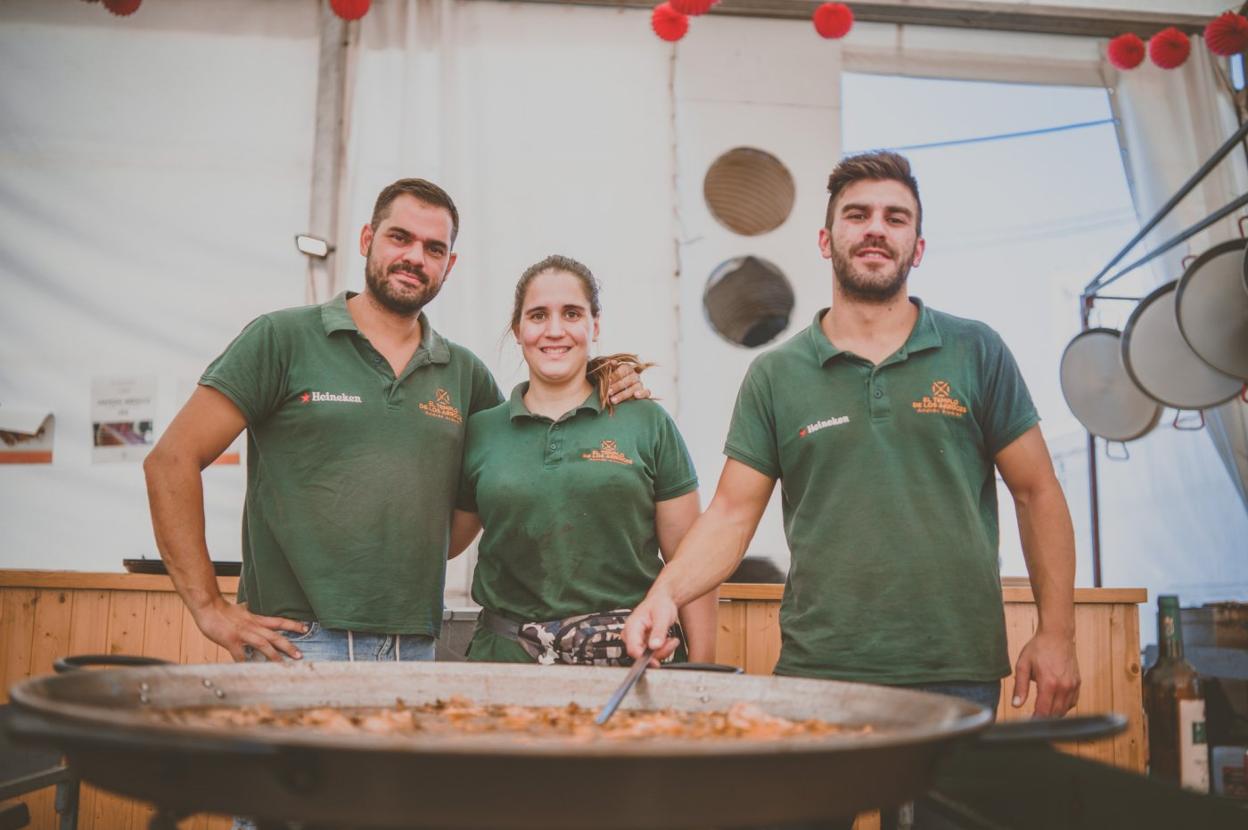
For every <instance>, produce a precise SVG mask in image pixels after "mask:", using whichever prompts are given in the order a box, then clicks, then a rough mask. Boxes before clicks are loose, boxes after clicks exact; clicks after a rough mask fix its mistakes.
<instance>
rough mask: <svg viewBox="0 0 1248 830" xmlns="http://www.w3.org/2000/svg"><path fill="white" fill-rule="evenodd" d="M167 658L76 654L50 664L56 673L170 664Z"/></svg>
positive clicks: (134, 655)
mask: <svg viewBox="0 0 1248 830" xmlns="http://www.w3.org/2000/svg"><path fill="white" fill-rule="evenodd" d="M172 665H174V664H173V663H171V662H169V661H168V660H161V659H160V658H159V657H143V656H142V655H138V654H76V655H74V656H73V657H61V658H60V659H58V660H57V661H56V662H55V663H53V664H52V668H53V670H54V671H55V672H56V673H57V674H65V672H70V671H75V670H77V669H85V668H87V667H88V666H172Z"/></svg>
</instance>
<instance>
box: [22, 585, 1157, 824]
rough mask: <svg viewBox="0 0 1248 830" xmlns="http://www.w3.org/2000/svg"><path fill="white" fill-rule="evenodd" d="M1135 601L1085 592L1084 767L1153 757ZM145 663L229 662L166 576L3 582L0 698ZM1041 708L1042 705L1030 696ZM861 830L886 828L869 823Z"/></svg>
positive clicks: (767, 610)
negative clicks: (94, 670) (1101, 716)
mask: <svg viewBox="0 0 1248 830" xmlns="http://www.w3.org/2000/svg"><path fill="white" fill-rule="evenodd" d="M217 584H218V585H219V586H220V588H221V591H222V593H224V594H226V595H227V596H231V597H232V595H233V594H234V593H235V592H236V591H237V589H238V578H237V577H222V578H220V579H218V580H217ZM1003 586H1004V587H1003V589H1002V592H1003V596H1004V599H1005V618H1006V631H1007V636H1008V638H1009V648H1010V661H1011V664H1012V663H1013V661H1014V660H1015V659H1017V657H1018V650H1019V649H1020V648H1021V647H1022V645H1023V643H1025V642H1026V641H1027V639H1028V638H1029V637H1030V636H1031V634H1032V632H1034V631H1035V628H1036V608H1035V604H1034V602H1033V600H1032V595H1031V591H1030V589H1029V588H1027V587H1026V586H1025V584H1019V583H1018V582H1017V581H1016V580H1008V579H1006V580H1003ZM782 590H783V586H780V585H740V584H737V585H725V586H723V587H722V588H721V589H720V598H721V603H720V612H719V640H718V644H717V648H718V656H717V659H718V660H719V662H721V663H731V664H734V665H739V666H741V667H743V668H744V669H745V670H746V671H747V672H749V673H751V674H768V673H770V672H771V669H772V667H773V666H774V665H775V662H776V659H777V657H778V656H779V651H780V621H779V612H780V595H781V592H782ZM1146 599H1147V595H1146V593H1145V592H1144V591H1143V590H1138V589H1099V590H1094V589H1079V590H1076V592H1075V603H1076V606H1075V627H1076V639H1077V648H1078V655H1079V667H1080V671H1081V672H1082V674H1083V691H1082V694H1081V695H1080V703H1079V707H1078V709H1077V710H1076V711H1078V712H1079V713H1083V714H1090V713H1098V712H1109V711H1115V712H1121V713H1123V714H1125V715H1127V717H1128V718H1129V720H1130V728H1129V729H1128V731H1127V732H1126V733H1125V734H1123V735H1121V736H1119V737H1118V738H1116V739H1115V740H1113V741H1112V742H1111V741H1105V742H1102V743H1099V744H1095V743H1094V744H1087V745H1071V746H1067V747H1064V748H1065V749H1067V750H1068V751H1071V752H1075V753H1077V754H1079V755H1081V756H1085V757H1088V758H1093V759H1096V760H1100V761H1104V762H1106V763H1112V764H1116V765H1118V766H1122V767H1126V768H1128V769H1132V770H1137V771H1143V770H1144V764H1145V760H1146V759H1145V755H1146V743H1145V740H1144V721H1143V710H1142V704H1141V695H1140V677H1141V672H1140V657H1139V654H1140V638H1139V617H1138V614H1137V611H1136V604H1137V603H1140V602H1144V601H1145V600H1146ZM101 653H104V654H144V655H148V656H152V657H161V658H164V659H166V660H171V661H174V662H178V663H215V662H226V661H228V660H229V655H228V654H227V653H226V652H225V651H224V650H223V649H221V648H220V647H218V646H217V645H216V644H214V643H212V642H210V641H208V640H207V639H205V638H204V637H203V635H201V634H200V633H199V630H198V629H197V628H196V627H195V623H194V621H193V620H192V619H191V616H190V614H189V613H188V612H187V611H186V609H185V607H184V606H183V605H182V601H181V599H180V598H179V597H178V595H177V593H176V592H175V591H174V590H173V583H172V582H171V581H170V579H169V577H167V576H151V575H140V574H119V573H81V572H74V571H13V570H9V571H6V570H0V695H2V696H3V700H6V701H7V700H8V689H9V687H10V686H11V685H12V684H14V683H17V682H19V681H21V680H23V679H25V678H28V677H33V676H38V675H43V674H48V673H51V671H52V662H53V661H54V660H55V659H56V658H58V657H61V656H64V655H69V654H101ZM1010 684H1011V680H1008V679H1007V680H1006V681H1005V682H1004V683H1003V687H1002V697H1003V700H1002V704H1001V706H1000V707H999V708H998V714H999V716H1000V717H1002V718H1004V719H1006V720H1012V719H1015V718H1020V717H1026V716H1028V715H1029V714H1030V711H1031V704H1030V701H1029V703H1028V706H1027V708H1025V709H1023V710H1021V711H1017V710H1014V709H1013V708H1012V707H1010V706H1009V705H1008V700H1005V699H1004V698H1006V697H1008V695H1009V692H1010V689H1011V688H1012V687H1011V685H1010ZM1033 697H1034V695H1033ZM52 799H53V792H52V790H50V789H49V790H45V791H42V792H40V793H36V794H34V795H32V796H29V797H27V798H26V799H25V800H26V802H27V804H28V805H29V807H30V811H31V825H30V826H31V827H32V828H34V829H35V830H52V828H53V827H55V821H54V816H55V812H54V810H53V806H52ZM150 816H151V811H150V809H149V808H147V807H146V806H145V805H143V804H139V803H137V802H132V801H128V800H126V799H122V798H118V797H116V796H113V795H109V794H107V793H103V792H99V791H96V790H94V789H93V788H91V787H86V786H84V787H83V790H82V802H81V805H80V807H79V825H78V826H79V827H80V828H83V830H90V828H98V829H99V830H131V828H133V830H146V828H147V823H148V819H149V818H150ZM860 824H861V825H862V826H878V825H876V824H874V823H873V822H871V821H867V822H865V823H864V822H860ZM229 825H230V822H229V819H228V818H224V817H209V816H197V817H193V818H191V819H187V820H186V821H184V822H182V823H181V825H179V826H180V827H182V828H184V830H185V829H186V828H194V830H227V828H228V827H229Z"/></svg>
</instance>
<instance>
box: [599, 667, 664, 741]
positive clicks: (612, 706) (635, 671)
mask: <svg viewBox="0 0 1248 830" xmlns="http://www.w3.org/2000/svg"><path fill="white" fill-rule="evenodd" d="M652 654H654V649H650V648H648V649H646V653H645V654H643V655H641V656H640V657H638V658H637V660H636V661H635V662H634V663H633V667H632V668H631V669H629V670H628V677H625V678H624V682H623V683H621V684H620V687H619V688H618V689H616V690H615V692H614V693H613V694H612V695H611V699H610V700H608V701H607V705H606V706H604V707H602V711H601V712H599V713H598V717H596V718H594V723H596V724H598V725H599V726H602V725H603V724H604V723H606V722H607V720H608V719H609V718H610V717H611V716H612V715H614V714H615V710H616V709H618V708H619V706H620V701H622V700H623V699H624V696H625V695H627V694H628V690H629V689H631V688H633V686H634V684H636V683H637V679H638V678H639V677H641V673H642V672H644V671H645V670H646V666H648V665H650V656H651V655H652Z"/></svg>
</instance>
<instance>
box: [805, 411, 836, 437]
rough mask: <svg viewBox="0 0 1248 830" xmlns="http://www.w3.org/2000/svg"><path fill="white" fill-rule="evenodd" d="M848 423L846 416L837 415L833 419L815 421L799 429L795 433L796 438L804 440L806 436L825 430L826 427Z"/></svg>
mask: <svg viewBox="0 0 1248 830" xmlns="http://www.w3.org/2000/svg"><path fill="white" fill-rule="evenodd" d="M848 423H849V416H848V415H838V416H837V417H835V418H827V419H824V420H822V421H815V422H814V423H813V424H807V425H806V426H804V427H802V428H801V429H799V430H798V431H797V437H798V438H805V437H806V436H807V435H810V434H811V433H812V432H818V431H819V430H821V429H827V428H828V427H839V426H840V425H841V424H848Z"/></svg>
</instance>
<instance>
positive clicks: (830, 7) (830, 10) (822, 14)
mask: <svg viewBox="0 0 1248 830" xmlns="http://www.w3.org/2000/svg"><path fill="white" fill-rule="evenodd" d="M811 20H812V21H813V22H814V24H815V31H816V32H818V33H819V34H820V35H821V36H823V37H829V38H836V37H845V35H847V34H849V30H850V29H852V28H853V27H854V12H853V10H852V9H850V8H849V6H846V5H845V4H844V3H824V4H823V5H822V6H820V7H819V8H817V9H815V14H814V16H813V17H812V18H811Z"/></svg>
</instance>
